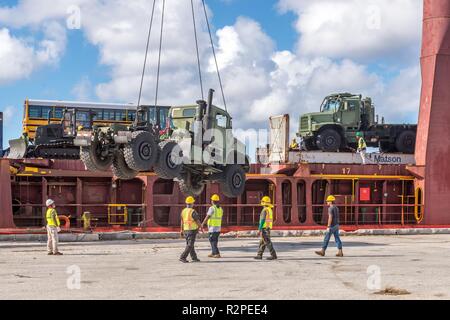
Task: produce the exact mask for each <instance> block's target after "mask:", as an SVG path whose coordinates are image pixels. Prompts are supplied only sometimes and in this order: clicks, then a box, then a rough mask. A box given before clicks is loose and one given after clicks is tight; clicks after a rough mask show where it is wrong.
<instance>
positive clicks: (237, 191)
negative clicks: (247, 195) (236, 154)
mask: <svg viewBox="0 0 450 320" xmlns="http://www.w3.org/2000/svg"><path fill="white" fill-rule="evenodd" d="M245 180H246V174H245V170H244V168H242V166H240V165H230V166H227V167H226V168H225V171H224V177H223V180H222V181H220V186H221V189H222V192H223V194H224V195H225V196H226V197H228V198H237V197H239V196H240V195H242V194H243V193H244V191H245Z"/></svg>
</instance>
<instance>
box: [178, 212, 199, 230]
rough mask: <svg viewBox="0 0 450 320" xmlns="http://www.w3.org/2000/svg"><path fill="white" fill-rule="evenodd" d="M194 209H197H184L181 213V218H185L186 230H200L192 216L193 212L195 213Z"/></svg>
mask: <svg viewBox="0 0 450 320" xmlns="http://www.w3.org/2000/svg"><path fill="white" fill-rule="evenodd" d="M194 211H195V210H194V209H192V208H185V209H183V212H182V213H181V218H182V219H183V230H184V231H194V230H198V225H197V223H196V222H195V221H194V218H193V217H192V214H193V213H194Z"/></svg>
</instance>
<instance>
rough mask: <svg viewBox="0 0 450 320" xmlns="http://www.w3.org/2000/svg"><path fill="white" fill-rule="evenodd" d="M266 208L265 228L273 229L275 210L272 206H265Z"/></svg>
mask: <svg viewBox="0 0 450 320" xmlns="http://www.w3.org/2000/svg"><path fill="white" fill-rule="evenodd" d="M264 210H266V221H265V222H264V225H263V229H272V228H273V211H272V208H270V207H265V208H264Z"/></svg>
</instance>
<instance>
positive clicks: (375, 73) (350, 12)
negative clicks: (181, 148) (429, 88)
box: [0, 0, 421, 145]
mask: <svg viewBox="0 0 450 320" xmlns="http://www.w3.org/2000/svg"><path fill="white" fill-rule="evenodd" d="M195 1H198V0H195ZM136 2H140V3H143V4H144V5H146V3H150V2H149V1H148V0H136ZM136 2H135V3H136ZM206 2H207V4H208V7H209V8H210V10H211V12H212V14H213V18H212V25H213V26H214V32H215V39H216V45H217V51H218V56H219V61H220V64H221V68H222V69H223V70H222V73H223V74H224V76H223V77H224V82H225V87H226V91H227V95H228V99H229V101H230V103H229V104H230V108H231V111H232V112H233V116H234V118H235V124H236V125H238V126H239V127H240V128H243V129H248V128H256V129H258V128H264V127H267V118H268V116H269V115H270V114H282V113H291V115H292V119H293V122H294V123H293V124H291V126H292V127H293V128H296V126H297V123H296V121H297V117H298V115H299V114H300V113H302V112H309V111H314V110H316V109H317V108H318V104H319V103H320V101H321V99H322V97H323V96H325V95H326V94H328V93H331V92H335V91H341V90H342V91H353V92H355V93H356V92H357V93H362V94H364V95H370V96H372V97H373V98H374V100H375V101H376V104H377V105H379V106H380V108H379V109H380V111H381V112H382V113H383V114H384V115H386V117H387V119H389V120H391V121H396V122H415V121H416V118H417V109H418V96H419V91H420V72H419V71H420V69H419V53H420V51H419V49H420V18H421V16H420V15H421V6H420V5H418V1H416V0H406V2H405V1H403V0H393V1H388V0H379V1H377V2H376V3H377V6H376V7H375V8H373V4H372V3H373V1H370V0H359V1H357V0H348V1H346V0H339V1H334V2H329V1H327V0H315V1H307V0H263V1H262V0H209V1H206ZM72 3H73V4H77V5H79V6H80V8H81V12H82V14H83V15H82V21H83V23H82V28H81V29H80V30H69V29H67V28H65V24H66V23H65V22H66V21H65V20H66V18H67V12H66V9H67V6H68V5H70V4H72ZM107 3H108V7H107V8H106V9H105V7H104V6H102V5H103V4H102V1H99V0H91V1H87V0H72V1H69V0H53V1H50V0H21V1H12V0H0V37H3V38H0V39H4V43H5V45H4V48H5V47H8V44H9V45H10V47H11V48H14V49H16V50H17V51H16V52H11V51H7V50H6V52H5V50H4V48H3V50H4V51H2V47H1V44H0V70H2V69H3V70H4V75H3V78H2V74H1V73H0V110H1V111H5V113H7V117H6V118H7V123H6V125H5V133H4V145H5V144H6V142H7V140H9V139H11V138H15V137H17V136H19V135H20V132H21V118H22V105H23V101H24V100H25V99H26V98H32V99H50V100H79V99H81V96H82V97H83V99H84V100H90V101H98V100H103V101H107V102H111V103H113V102H134V101H135V100H136V94H135V93H136V88H134V85H131V84H132V83H135V82H134V81H137V79H138V77H139V72H138V70H139V69H140V68H142V67H141V64H142V62H141V58H140V55H141V54H142V53H141V47H142V45H144V42H145V37H143V38H142V41H141V40H140V38H134V39H133V36H136V31H137V30H136V29H137V28H139V29H140V31H142V25H139V24H137V23H136V21H134V20H142V21H146V19H147V16H148V14H145V13H141V14H145V15H142V17H141V18H134V17H133V15H134V14H136V12H137V11H136V8H133V5H129V7H130V8H127V2H126V1H123V0H111V1H108V2H107ZM176 10H179V9H178V8H177V9H176ZM105 11H106V13H105ZM181 11H182V10H181V9H180V12H181ZM395 12H397V13H398V14H401V15H402V19H398V18H396V17H395ZM393 13H394V14H393ZM102 14H106V17H107V18H106V19H104V18H103V19H102V18H98V19H97V17H99V16H101V15H102ZM127 14H129V16H128V17H127ZM137 14H140V13H139V12H138V13H137ZM179 14H183V12H181V13H179ZM373 15H374V17H375V18H374V19H372V18H373ZM392 16H393V17H392ZM372 20H373V21H375V26H376V27H377V25H376V24H377V21H378V23H379V24H380V25H379V26H378V27H377V28H374V29H373V30H368V29H370V28H368V26H370V25H369V24H368V23H372V22H373V21H372ZM169 23H170V22H169ZM172 23H173V27H174V28H175V30H178V31H179V32H180V31H181V32H183V31H184V28H185V27H184V26H183V25H182V22H179V23H178V25H177V24H176V21H172ZM144 25H145V26H144V28H143V29H144V30H145V29H146V27H147V23H144ZM113 26H114V27H113ZM117 26H119V30H122V29H120V28H123V27H124V26H125V35H127V36H124V37H120V35H118V37H117V39H113V37H110V38H108V37H105V36H104V34H105V32H106V33H108V32H112V33H111V34H114V32H117V29H114V28H117ZM130 26H131V27H130ZM126 28H131V29H130V30H129V33H126V32H127V31H126ZM177 28H178V29H177ZM111 30H112V31H111ZM181 32H180V33H181ZM216 32H217V33H216ZM172 38H174V37H172ZM119 39H120V40H119ZM120 41H122V42H120ZM183 41H184V42H183ZM187 41H188V40H185V39H180V43H179V44H178V43H177V41H175V40H173V39H171V40H170V41H169V42H170V43H169V44H168V45H167V47H169V51H170V50H171V49H173V50H175V51H176V52H178V53H180V55H181V52H182V51H184V50H185V48H186V46H191V45H193V43H192V44H190V43H189V42H187ZM135 42H137V43H138V44H139V43H140V45H136V43H135ZM42 46H44V47H45V46H47V47H45V48H46V50H47V51H45V50H43V49H42ZM177 46H178V47H177ZM118 47H119V50H118V51H117V48H118ZM127 48H129V49H127ZM177 48H178V49H177ZM48 52H51V53H52V54H49V55H47V56H44V57H42V53H48ZM133 54H134V56H135V57H139V58H136V61H134V62H133V63H131V62H130V61H129V60H130V58H129V57H130V56H132V55H133ZM186 55H187V59H190V60H193V59H191V56H190V55H189V54H187V53H186ZM192 58H194V57H192ZM179 59H180V63H179V64H176V63H175V62H171V63H170V68H168V69H170V70H177V71H175V75H174V74H165V75H163V78H164V77H166V79H167V83H170V84H173V86H174V87H176V88H182V89H184V88H187V89H186V90H182V92H181V90H178V91H177V93H179V94H178V96H177V97H176V98H175V97H174V100H175V101H176V103H179V101H185V100H187V99H189V100H188V101H185V102H186V103H190V102H191V101H192V100H195V99H196V98H197V97H194V95H195V93H196V92H197V91H194V89H193V87H194V86H192V85H191V84H192V82H193V81H195V79H196V74H195V65H194V64H192V65H190V66H184V65H183V64H182V63H181V61H183V57H182V56H180V57H179ZM190 60H189V61H190ZM29 61H32V62H33V64H30V65H29V66H28V64H27V63H28V62H29ZM18 66H20V68H19V67H18ZM27 66H28V69H27ZM205 69H206V68H205ZM17 70H20V72H23V73H24V74H23V76H21V75H20V72H19V75H18V73H17V72H18V71H17ZM127 70H128V71H127ZM129 70H132V71H129ZM134 70H135V71H134ZM0 72H2V71H0ZM172 72H173V71H172ZM129 73H132V75H130V74H129ZM186 74H188V75H186ZM191 74H192V75H191ZM171 76H172V77H175V79H176V80H175V81H174V80H173V78H171ZM130 77H132V78H130ZM208 77H211V79H213V77H212V75H207V76H206V79H208ZM130 79H131V80H130ZM148 81H149V82H150V81H153V79H152V77H151V76H150V75H149V80H148ZM174 82H175V83H174ZM130 87H131V88H130ZM191 87H192V88H191ZM77 88H78V89H79V90H77ZM405 88H407V89H408V90H411V91H412V92H413V93H411V92H403V91H405V90H404V89H405ZM191 89H192V90H191ZM195 90H197V89H195ZM399 92H400V94H399ZM166 94H167V95H169V94H170V92H168V93H166ZM169 103H170V101H169ZM243 106H246V107H245V108H243ZM392 106H396V108H393V107H392ZM268 110H270V112H269V113H270V114H268Z"/></svg>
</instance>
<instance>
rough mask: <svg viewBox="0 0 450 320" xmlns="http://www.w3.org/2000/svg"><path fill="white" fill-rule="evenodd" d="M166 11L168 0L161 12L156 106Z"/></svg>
mask: <svg viewBox="0 0 450 320" xmlns="http://www.w3.org/2000/svg"><path fill="white" fill-rule="evenodd" d="M165 9H166V0H163V5H162V12H161V33H160V35H159V56H158V71H157V73H156V93H155V106H157V105H158V93H159V76H160V70H161V52H162V42H163V31H164V11H165Z"/></svg>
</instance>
